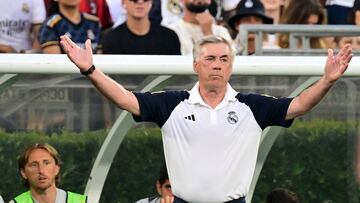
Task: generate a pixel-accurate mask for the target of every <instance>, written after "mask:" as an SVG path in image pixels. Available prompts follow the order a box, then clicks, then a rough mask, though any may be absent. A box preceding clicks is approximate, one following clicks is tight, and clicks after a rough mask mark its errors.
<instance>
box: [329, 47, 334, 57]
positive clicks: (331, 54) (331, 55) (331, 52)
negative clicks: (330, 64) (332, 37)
mask: <svg viewBox="0 0 360 203" xmlns="http://www.w3.org/2000/svg"><path fill="white" fill-rule="evenodd" d="M328 59H331V60H333V59H334V51H333V50H332V49H328Z"/></svg>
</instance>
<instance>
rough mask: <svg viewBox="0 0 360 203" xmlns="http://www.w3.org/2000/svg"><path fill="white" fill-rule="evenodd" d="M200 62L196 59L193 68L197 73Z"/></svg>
mask: <svg viewBox="0 0 360 203" xmlns="http://www.w3.org/2000/svg"><path fill="white" fill-rule="evenodd" d="M197 67H198V63H197V62H196V61H194V62H193V70H194V72H195V73H198V68H197Z"/></svg>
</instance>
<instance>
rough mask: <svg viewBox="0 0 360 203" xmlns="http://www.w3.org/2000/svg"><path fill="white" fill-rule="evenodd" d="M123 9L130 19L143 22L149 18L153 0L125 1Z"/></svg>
mask: <svg viewBox="0 0 360 203" xmlns="http://www.w3.org/2000/svg"><path fill="white" fill-rule="evenodd" d="M123 7H124V8H125V10H126V12H127V15H128V17H130V18H134V19H138V20H141V19H144V18H148V15H149V12H150V9H151V0H124V1H123Z"/></svg>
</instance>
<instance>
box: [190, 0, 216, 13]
mask: <svg viewBox="0 0 360 203" xmlns="http://www.w3.org/2000/svg"><path fill="white" fill-rule="evenodd" d="M210 3H211V0H184V5H185V7H186V9H187V10H189V11H190V12H193V13H202V12H204V11H206V9H208V8H209V6H210Z"/></svg>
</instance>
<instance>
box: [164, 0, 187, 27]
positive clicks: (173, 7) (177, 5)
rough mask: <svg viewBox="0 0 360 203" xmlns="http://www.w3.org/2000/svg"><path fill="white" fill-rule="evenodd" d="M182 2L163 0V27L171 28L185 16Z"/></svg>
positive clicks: (179, 0)
mask: <svg viewBox="0 0 360 203" xmlns="http://www.w3.org/2000/svg"><path fill="white" fill-rule="evenodd" d="M183 7H184V6H183V4H182V2H181V0H161V15H162V21H161V25H163V26H170V25H172V24H174V23H175V22H177V21H179V20H180V19H181V18H182V17H183V15H184V9H183Z"/></svg>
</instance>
